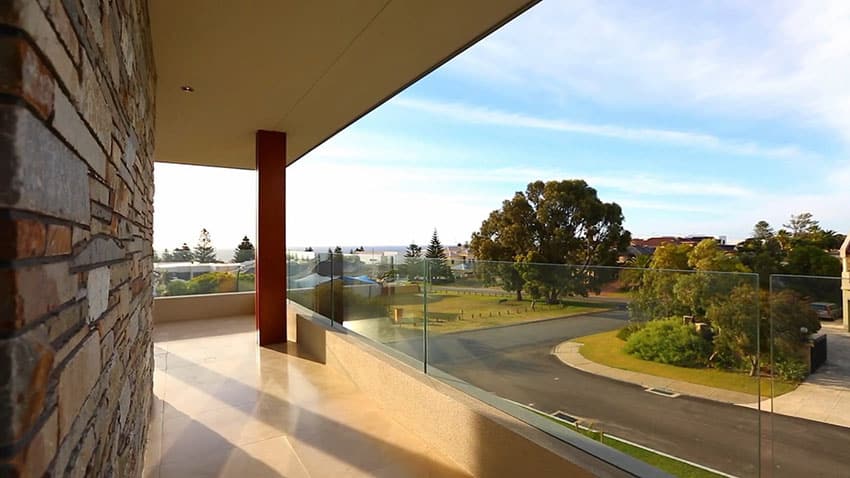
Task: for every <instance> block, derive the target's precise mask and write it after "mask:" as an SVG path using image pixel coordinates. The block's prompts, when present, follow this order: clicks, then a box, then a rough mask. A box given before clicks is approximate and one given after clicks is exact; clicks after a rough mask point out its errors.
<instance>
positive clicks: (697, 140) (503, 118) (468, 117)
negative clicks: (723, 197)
mask: <svg viewBox="0 0 850 478" xmlns="http://www.w3.org/2000/svg"><path fill="white" fill-rule="evenodd" d="M392 104H394V105H397V106H402V107H405V108H410V109H414V110H418V111H425V112H427V113H432V114H436V115H441V116H445V117H448V118H452V119H454V120H459V121H465V122H469V123H476V124H488V125H497V126H506V127H512V128H535V129H544V130H552V131H561V132H566V133H575V134H583V135H591V136H601V137H606V138H614V139H620V140H626V141H641V142H655V143H664V144H672V145H677V146H686V147H696V148H706V149H711V150H714V151H720V152H724V153H731V154H738V155H748V156H765V157H775V158H792V157H801V156H806V155H807V154H806V153H803V152H802V151H801V150H800V149H799V148H798V147H796V146H781V147H768V146H761V145H759V144H757V143H755V142H752V141H730V140H725V139H722V138H719V137H717V136H714V135H710V134H705V133H696V132H689V131H676V130H668V129H655V128H629V127H624V126H618V125H610V124H592V123H581V122H575V121H569V120H565V119H549V118H540V117H535V116H531V115H525V114H521V113H510V112H505V111H500V110H496V109H492V108H483V107H478V106H470V105H465V104H462V103H446V102H439V101H431V100H423V99H415V98H404V97H401V98H397V99H395V100H393V103H392Z"/></svg>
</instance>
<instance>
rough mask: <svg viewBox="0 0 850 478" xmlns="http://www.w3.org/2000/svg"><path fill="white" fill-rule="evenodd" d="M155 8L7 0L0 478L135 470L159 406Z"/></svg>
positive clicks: (1, 113) (1, 130)
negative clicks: (151, 16)
mask: <svg viewBox="0 0 850 478" xmlns="http://www.w3.org/2000/svg"><path fill="white" fill-rule="evenodd" d="M153 94H154V67H153V59H152V51H151V45H150V33H149V21H148V12H147V2H146V1H145V0H0V476H2V477H5V476H35V477H38V476H45V475H46V476H117V477H132V476H138V475H140V474H141V468H142V461H143V452H144V442H145V439H146V434H147V422H148V417H149V410H150V409H151V401H152V383H151V382H152V366H153V352H152V344H151V306H152V291H151V280H150V278H151V271H152V266H151V256H152V250H151V239H152V198H153V163H152V152H153V144H152V143H153Z"/></svg>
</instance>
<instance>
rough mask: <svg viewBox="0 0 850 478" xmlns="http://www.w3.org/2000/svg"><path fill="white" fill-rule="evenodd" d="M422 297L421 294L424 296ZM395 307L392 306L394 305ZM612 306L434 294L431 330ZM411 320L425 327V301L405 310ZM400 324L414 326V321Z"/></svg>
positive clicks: (512, 321) (490, 324) (455, 329)
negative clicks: (423, 321)
mask: <svg viewBox="0 0 850 478" xmlns="http://www.w3.org/2000/svg"><path fill="white" fill-rule="evenodd" d="M420 300H421V297H420ZM391 307H392V306H391ZM609 308H610V307H608V306H606V305H605V304H598V303H582V302H566V303H564V304H557V305H549V304H543V303H540V302H537V303H535V304H534V308H532V305H531V301H528V300H523V301H516V300H509V299H507V298H506V297H489V296H478V295H462V294H457V293H453V292H441V293H437V294H432V295H430V296H429V300H428V318H429V319H428V332H429V333H435V334H439V333H446V332H458V331H461V330H472V329H480V328H486V327H495V326H499V325H510V324H517V323H521V322H528V321H533V320H543V319H554V318H558V317H569V316H573V315H581V314H587V313H593V312H600V311H603V310H608V309H609ZM403 316H404V317H406V319H407V320H405V322H408V321H415V322H417V325H416V326H417V327H421V320H422V317H423V311H422V306H421V304H416V306H414V307H413V308H412V309H411V308H407V309H405V310H404V311H403ZM398 327H402V328H411V327H414V325H413V324H412V323H404V324H402V325H399V326H398Z"/></svg>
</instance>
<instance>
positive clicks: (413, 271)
mask: <svg viewBox="0 0 850 478" xmlns="http://www.w3.org/2000/svg"><path fill="white" fill-rule="evenodd" d="M404 265H405V268H406V269H407V278H408V280H414V279H416V278H417V277H420V276H421V275H422V272H423V271H422V248H421V247H419V246H417V245H416V244H413V243H411V244H410V245H409V246H407V250H406V251H404Z"/></svg>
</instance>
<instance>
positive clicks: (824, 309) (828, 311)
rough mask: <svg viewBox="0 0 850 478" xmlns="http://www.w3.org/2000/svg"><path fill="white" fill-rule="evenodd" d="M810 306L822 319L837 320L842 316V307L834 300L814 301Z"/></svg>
mask: <svg viewBox="0 0 850 478" xmlns="http://www.w3.org/2000/svg"><path fill="white" fill-rule="evenodd" d="M809 307H811V308H812V310H814V311H815V313H816V314H817V315H818V318H819V319H820V320H835V319H840V318H842V311H841V307H839V306H838V305H837V304H835V303H833V302H812V303H811V304H809Z"/></svg>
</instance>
